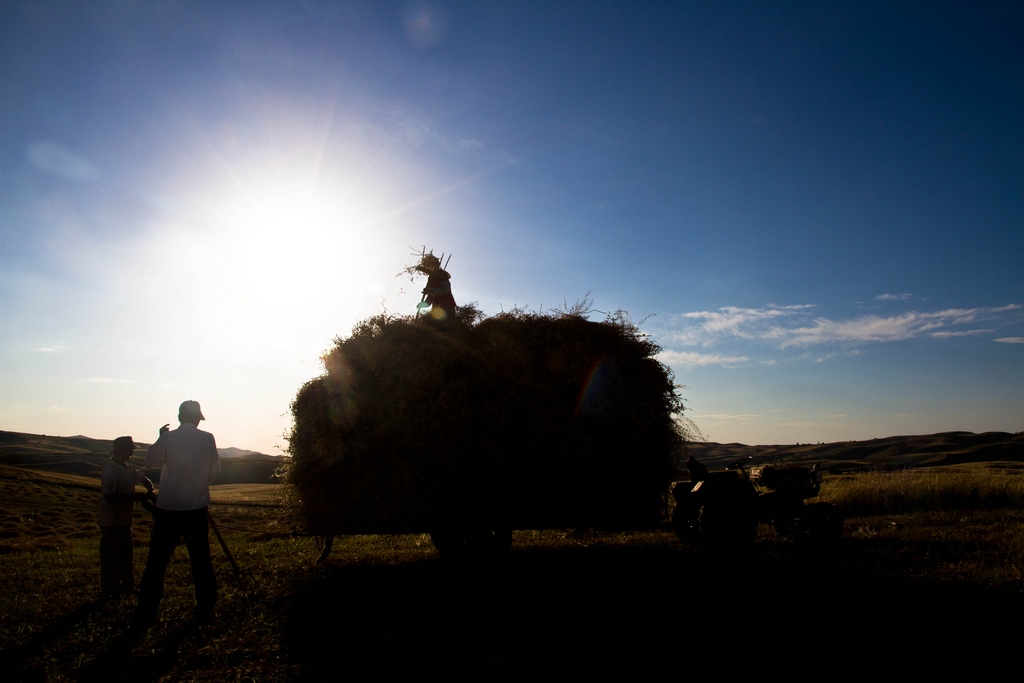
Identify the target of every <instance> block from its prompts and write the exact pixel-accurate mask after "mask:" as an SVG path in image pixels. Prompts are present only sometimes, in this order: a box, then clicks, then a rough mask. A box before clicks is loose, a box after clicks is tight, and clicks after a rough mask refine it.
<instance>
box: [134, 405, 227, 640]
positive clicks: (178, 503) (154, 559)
mask: <svg viewBox="0 0 1024 683" xmlns="http://www.w3.org/2000/svg"><path fill="white" fill-rule="evenodd" d="M205 419H206V418H205V417H203V413H202V410H201V409H200V408H199V404H198V403H197V402H195V401H185V402H184V403H182V404H181V407H179V408H178V422H180V423H181V424H180V425H179V426H178V428H177V429H175V430H173V431H172V430H170V429H169V427H170V425H164V426H163V427H161V428H160V438H159V439H157V441H156V443H154V444H153V445H152V446H150V447H149V451H148V452H147V453H146V467H159V468H160V482H159V485H158V489H159V495H158V496H157V501H156V513H155V514H154V517H155V519H154V522H153V535H152V537H151V538H150V542H149V558H148V560H147V561H146V572H145V573H144V574H143V575H142V586H141V588H140V589H139V608H138V611H137V613H136V620H137V622H138V623H139V624H148V623H151V622H152V621H153V620H154V619H155V618H156V613H157V608H158V607H159V605H160V599H161V598H162V597H163V593H164V574H165V572H166V571H167V563H168V562H170V560H171V555H173V554H174V549H175V548H176V547H177V546H178V542H179V541H180V540H181V539H182V538H184V539H185V545H186V547H188V557H189V561H190V562H191V564H192V580H193V581H194V582H195V588H196V603H197V607H198V609H197V613H196V617H197V620H198V621H199V622H200V623H205V622H208V621H209V620H210V619H212V618H213V607H214V604H216V602H217V578H216V576H214V573H213V564H212V562H211V561H210V537H209V522H208V518H207V516H206V508H207V506H209V504H210V483H211V482H212V481H213V479H214V477H216V476H217V473H218V472H220V458H219V457H218V455H217V444H216V442H215V441H214V438H213V434H210V433H209V432H204V431H200V429H199V422H200V421H201V420H205Z"/></svg>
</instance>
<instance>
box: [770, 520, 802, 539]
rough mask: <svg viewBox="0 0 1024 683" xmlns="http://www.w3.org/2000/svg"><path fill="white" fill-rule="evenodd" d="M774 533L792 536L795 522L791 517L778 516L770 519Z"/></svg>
mask: <svg viewBox="0 0 1024 683" xmlns="http://www.w3.org/2000/svg"><path fill="white" fill-rule="evenodd" d="M772 526H773V527H775V533H777V534H778V535H779V536H792V535H793V534H795V533H796V531H797V529H796V523H795V521H794V520H793V518H792V517H779V518H777V519H773V520H772Z"/></svg>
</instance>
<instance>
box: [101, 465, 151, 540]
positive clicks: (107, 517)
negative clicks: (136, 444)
mask: <svg viewBox="0 0 1024 683" xmlns="http://www.w3.org/2000/svg"><path fill="white" fill-rule="evenodd" d="M146 481H148V480H147V479H146V475H144V474H143V473H142V472H139V471H138V470H137V469H135V468H134V467H133V466H132V465H130V464H129V463H125V464H123V465H120V464H118V463H116V462H114V460H113V458H111V459H110V460H108V461H107V466H106V467H104V468H103V474H101V475H100V509H99V512H98V513H97V514H96V521H97V523H99V525H100V526H131V525H132V512H134V510H135V501H134V500H127V501H124V502H123V503H111V502H110V501H108V500H107V499H106V494H108V493H113V494H117V495H121V496H130V495H132V494H133V493H135V485H136V484H142V483H144V482H146Z"/></svg>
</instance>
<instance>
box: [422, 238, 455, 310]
mask: <svg viewBox="0 0 1024 683" xmlns="http://www.w3.org/2000/svg"><path fill="white" fill-rule="evenodd" d="M420 266H421V272H422V273H424V274H425V275H426V276H427V286H426V287H424V288H423V300H424V301H425V302H426V303H428V304H430V313H429V315H430V317H431V318H434V319H436V320H447V319H449V318H452V317H453V316H454V315H455V297H454V296H452V283H451V279H452V276H451V275H450V274H449V273H448V271H446V270H444V269H443V268H442V267H441V261H440V259H438V258H437V257H436V256H434V255H433V254H426V255H425V256H424V257H423V259H422V261H421V262H420Z"/></svg>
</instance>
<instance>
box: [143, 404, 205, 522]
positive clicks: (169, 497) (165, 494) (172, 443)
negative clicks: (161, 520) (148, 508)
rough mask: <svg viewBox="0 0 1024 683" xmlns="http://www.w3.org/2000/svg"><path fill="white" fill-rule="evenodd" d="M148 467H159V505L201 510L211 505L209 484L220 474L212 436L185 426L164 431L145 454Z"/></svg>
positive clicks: (172, 508) (163, 508)
mask: <svg viewBox="0 0 1024 683" xmlns="http://www.w3.org/2000/svg"><path fill="white" fill-rule="evenodd" d="M146 467H160V483H159V484H157V488H158V489H159V493H158V495H157V500H156V506H157V507H158V508H160V509H162V510H199V509H200V508H204V507H206V506H207V505H209V504H210V483H211V482H212V481H213V480H214V478H215V477H216V476H217V473H218V472H220V457H219V456H218V455H217V444H216V442H215V441H214V438H213V434H210V433H209V432H204V431H201V430H200V429H199V428H197V427H196V426H195V425H194V424H189V423H187V422H184V423H182V424H181V425H179V426H178V428H177V429H174V430H172V431H169V432H164V433H163V434H161V435H160V438H159V439H157V440H156V443H155V444H153V445H152V446H150V447H149V450H148V451H147V452H146Z"/></svg>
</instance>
